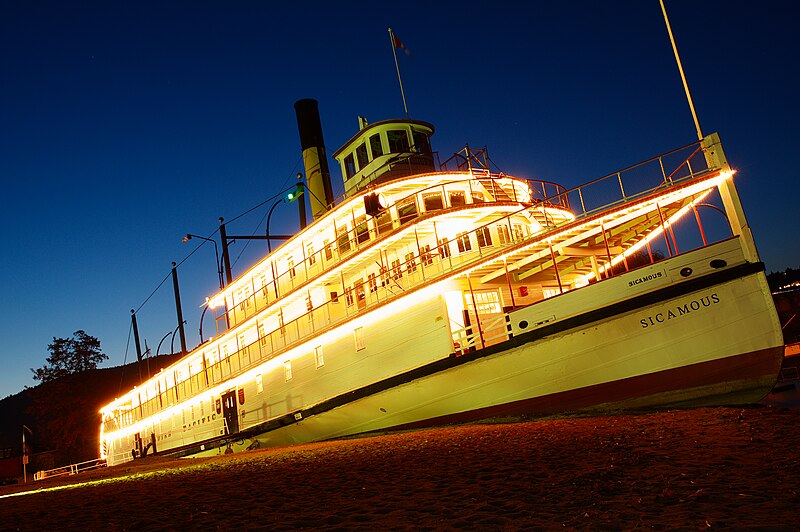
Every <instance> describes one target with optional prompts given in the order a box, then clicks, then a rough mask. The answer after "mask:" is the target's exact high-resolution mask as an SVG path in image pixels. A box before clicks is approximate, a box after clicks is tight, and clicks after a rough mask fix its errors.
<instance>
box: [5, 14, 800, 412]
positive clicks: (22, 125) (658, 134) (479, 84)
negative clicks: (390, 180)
mask: <svg viewBox="0 0 800 532" xmlns="http://www.w3.org/2000/svg"><path fill="white" fill-rule="evenodd" d="M290 4H291V5H290ZM667 7H668V9H669V10H670V17H671V22H672V27H673V31H674V32H675V36H676V39H677V41H678V47H679V50H680V52H681V54H682V58H683V62H684V67H685V69H686V72H687V76H688V78H689V83H690V87H691V89H692V91H693V95H694V98H695V104H696V106H697V109H698V113H699V117H700V122H701V125H702V127H703V130H704V132H705V133H710V132H712V131H718V132H719V133H720V135H721V136H722V140H723V145H724V146H725V148H726V152H727V155H728V158H729V160H730V162H731V165H732V166H733V167H734V168H735V169H737V171H738V173H737V176H736V183H737V186H738V187H739V192H740V194H741V196H742V199H743V202H744V206H745V209H746V213H747V215H748V217H749V221H750V224H751V226H752V228H753V232H754V234H755V237H756V241H757V245H758V247H759V251H760V253H761V255H762V258H763V260H764V261H765V262H766V265H767V270H768V271H776V270H783V269H784V268H787V267H798V266H800V247H798V243H797V236H796V228H797V227H798V225H799V224H800V209H798V208H797V207H796V204H795V203H796V198H797V197H798V191H799V189H800V184H799V183H798V177H800V175H799V174H800V172H798V170H797V166H796V162H795V161H794V156H795V154H796V152H797V148H796V140H797V137H798V135H797V134H796V125H797V123H798V118H800V116H798V114H799V113H798V106H797V84H798V61H797V58H798V52H800V46H798V34H797V31H796V28H795V27H794V25H795V22H796V18H795V17H794V16H793V13H792V11H793V10H792V9H791V8H792V7H793V3H792V2H789V1H785V2H779V1H775V2H760V3H753V2H744V1H722V0H718V1H704V2H690V1H685V0H671V1H668V2H667ZM389 26H391V27H392V28H393V29H394V30H395V32H396V34H397V36H398V37H399V38H400V39H401V40H402V41H403V42H404V43H405V44H406V45H407V46H408V48H409V49H410V50H411V52H412V53H413V56H412V57H411V58H409V57H406V56H405V55H403V54H400V55H399V57H398V59H399V61H400V67H401V70H402V73H403V81H404V84H405V89H406V95H407V98H408V105H409V111H410V115H411V117H412V118H417V119H420V120H425V121H429V122H432V123H433V124H435V126H436V127H437V131H436V134H435V135H434V137H433V139H432V140H433V144H434V149H435V150H438V151H439V152H440V154H441V155H442V159H445V158H447V155H448V154H450V153H452V152H455V151H457V150H459V149H460V148H462V147H463V146H464V145H465V144H469V145H471V146H476V147H482V146H484V145H486V146H488V149H489V153H490V154H491V157H492V159H493V160H494V161H495V162H496V163H497V165H498V166H499V167H500V168H501V169H502V170H503V171H505V172H507V173H511V174H516V175H519V176H521V177H531V178H539V179H547V180H551V181H556V182H559V183H562V184H564V185H566V186H574V185H577V184H579V183H581V182H583V181H588V180H590V179H592V178H595V177H599V176H601V175H605V174H607V173H609V172H611V171H614V170H616V169H618V168H622V167H624V166H628V165H630V164H633V163H636V162H638V161H640V160H643V159H646V158H649V157H651V156H654V155H657V154H659V153H662V152H665V151H667V150H669V149H672V148H675V147H678V146H682V145H684V144H687V143H690V142H692V141H694V140H696V134H695V130H694V125H693V123H692V119H691V115H690V113H689V110H688V106H687V104H686V100H685V97H684V93H683V88H682V86H681V83H680V78H679V75H678V71H677V67H676V66H675V62H674V58H673V56H672V50H671V47H670V44H669V40H668V36H667V32H666V29H665V26H664V22H663V19H662V15H661V9H660V6H659V3H658V1H657V0H647V1H608V2H594V1H580V0H579V1H573V2H568V3H561V2H509V1H500V2H493V3H491V2H490V3H487V2H469V1H467V2H459V3H450V2H413V1H412V2H403V3H389V2H386V3H375V2H369V3H367V2H363V3H362V2H324V3H323V2H306V3H304V4H301V3H290V2H282V3H273V2H256V1H249V2H237V1H232V2H203V1H199V2H197V1H192V2H189V1H186V2H174V1H166V2H85V1H81V2H40V1H36V0H32V1H10V0H3V1H2V2H0V64H1V65H2V68H1V69H0V76H2V78H0V172H2V183H3V193H2V207H3V211H2V212H3V214H4V218H5V224H4V228H5V230H4V232H3V233H4V237H5V238H4V245H3V249H4V251H3V260H2V261H0V264H1V266H0V268H1V270H0V271H2V276H3V279H5V280H6V286H7V290H6V298H5V300H6V305H5V313H4V318H3V319H2V320H0V332H1V333H2V338H3V347H2V348H0V362H1V363H2V365H3V368H4V370H3V372H2V375H0V397H5V396H6V395H8V394H11V393H15V392H17V391H19V390H20V389H22V387H23V386H25V385H28V386H30V385H33V384H35V383H34V381H32V379H31V372H30V370H29V368H36V367H40V366H41V365H43V364H44V360H45V357H46V356H47V350H46V347H47V344H48V343H49V342H50V341H52V338H53V336H59V337H65V336H70V335H71V334H72V333H73V332H74V331H76V330H77V329H84V330H86V331H87V332H88V333H89V334H92V335H94V336H97V337H98V338H100V340H101V342H102V345H103V348H104V351H105V352H106V353H107V354H108V355H109V356H110V360H109V361H108V362H107V363H106V365H118V364H121V363H122V362H123V360H125V359H126V358H127V361H131V360H133V359H135V357H136V355H135V351H134V349H133V346H132V344H130V346H129V347H126V346H128V345H129V344H128V335H129V329H130V309H132V308H139V307H140V306H141V305H142V304H143V303H144V302H145V300H146V299H147V298H148V296H150V294H151V293H152V292H153V290H154V289H155V288H156V287H157V286H158V284H159V283H160V282H161V281H162V280H163V279H164V278H165V277H166V276H168V275H169V272H170V263H171V262H172V261H176V262H181V261H183V260H184V259H185V258H186V257H187V255H189V253H190V252H191V251H192V250H193V249H195V246H196V244H195V242H196V241H191V242H189V243H187V244H184V243H182V242H181V237H182V236H183V235H184V234H186V233H187V232H191V233H196V234H199V235H211V234H212V233H213V232H214V231H215V230H216V229H217V218H218V217H220V216H224V217H225V218H226V219H229V220H230V219H233V218H235V217H236V216H237V215H239V214H240V213H243V212H244V211H247V210H248V209H250V208H251V207H253V206H255V205H257V204H259V203H261V202H263V201H265V200H267V199H268V198H270V197H271V196H273V195H274V194H276V193H278V192H280V191H281V190H282V189H283V188H285V187H286V186H287V185H288V184H289V183H291V182H292V181H293V179H294V175H295V174H296V173H297V172H298V171H300V170H302V164H301V156H300V143H299V138H298V134H297V126H296V120H295V115H294V109H293V103H294V102H295V101H296V100H298V99H300V98H308V97H311V98H316V99H318V100H319V105H320V112H321V115H322V122H323V128H324V132H325V141H326V145H327V148H328V153H333V152H334V151H335V150H336V149H337V148H338V147H339V146H341V144H343V143H344V142H345V141H346V140H347V139H349V138H350V136H352V135H353V134H354V133H355V132H356V131H357V127H358V126H357V121H356V117H357V116H358V115H361V116H365V117H367V118H368V119H369V120H370V121H378V120H382V119H386V118H392V117H399V116H402V114H403V107H402V101H401V99H400V91H399V89H398V84H397V77H396V73H395V67H394V60H393V59H392V52H391V47H390V43H389V37H388V33H387V28H388V27H389ZM331 163H332V166H331V168H332V174H333V178H334V189H335V191H336V192H337V193H341V191H342V186H341V177H340V176H339V171H338V166H337V165H336V164H335V162H333V161H332V162H331ZM265 211H266V207H263V208H261V209H256V210H254V211H253V212H252V213H251V214H249V215H247V216H244V217H242V218H240V219H239V220H237V221H236V222H234V223H232V224H231V226H230V227H229V231H230V232H233V233H236V234H252V233H261V232H263V230H264V229H263V227H264V226H263V218H264V216H265V214H266V213H265ZM271 229H272V231H273V232H293V231H295V230H296V229H297V213H296V211H295V210H294V207H291V208H290V207H289V206H287V207H282V206H281V207H279V208H278V209H276V211H275V214H274V215H273V219H272V224H271ZM243 244H244V243H243V242H241V243H237V244H235V245H234V247H233V249H232V257H233V259H234V260H236V259H237V257H238V261H237V262H236V263H235V265H234V267H233V269H234V274H240V273H242V271H243V270H244V269H245V268H246V267H248V266H249V265H250V264H252V263H253V262H254V261H255V260H256V258H257V257H259V256H260V255H261V254H263V253H264V251H265V245H264V244H263V243H251V244H250V245H249V246H244V245H243ZM178 271H179V275H180V283H181V293H182V298H183V306H184V316H185V318H186V319H187V321H188V327H187V337H188V343H189V345H190V347H191V346H194V345H196V343H197V342H198V340H199V337H198V331H197V329H198V322H199V318H200V312H201V310H202V309H201V308H200V306H201V304H202V303H203V301H204V300H205V297H206V296H209V295H211V294H212V293H213V291H214V288H215V287H216V286H217V278H216V272H215V267H214V256H213V248H212V247H210V246H205V247H203V248H201V249H199V250H197V252H196V253H194V254H193V255H192V256H191V257H190V258H189V259H188V260H186V261H185V262H183V263H182V264H181V266H180V268H179V270H178ZM138 316H139V324H140V329H141V336H142V338H143V341H144V339H146V340H147V343H148V345H149V346H150V347H151V349H152V351H153V352H155V350H156V344H157V343H158V342H159V340H160V339H161V338H162V337H163V336H164V335H165V334H166V333H168V332H170V331H172V330H173V329H174V327H175V325H176V318H175V309H174V302H173V299H172V287H171V283H170V282H169V281H168V282H167V283H165V284H164V285H163V286H162V287H161V288H160V289H159V290H157V291H156V292H155V293H154V294H153V295H152V297H151V298H150V299H149V300H147V304H145V305H144V306H143V307H141V310H140V311H139V314H138ZM206 326H207V329H206V330H207V332H206V336H208V335H209V334H212V333H213V330H212V329H211V326H210V320H208V318H207V319H206ZM177 345H178V344H177V340H176V348H177ZM126 349H127V355H126ZM165 351H169V347H168V346H167V347H166V348H165V347H163V346H162V349H161V352H162V353H163V352H165Z"/></svg>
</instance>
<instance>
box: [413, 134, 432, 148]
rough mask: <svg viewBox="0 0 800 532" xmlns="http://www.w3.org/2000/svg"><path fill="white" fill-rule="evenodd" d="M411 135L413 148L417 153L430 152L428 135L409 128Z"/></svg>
mask: <svg viewBox="0 0 800 532" xmlns="http://www.w3.org/2000/svg"><path fill="white" fill-rule="evenodd" d="M411 135H412V136H413V137H414V148H415V150H414V151H416V152H417V153H430V152H431V142H430V139H428V135H426V134H425V133H423V132H422V131H416V130H413V129H412V130H411Z"/></svg>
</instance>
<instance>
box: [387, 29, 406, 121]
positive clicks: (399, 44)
mask: <svg viewBox="0 0 800 532" xmlns="http://www.w3.org/2000/svg"><path fill="white" fill-rule="evenodd" d="M389 40H390V41H391V43H392V55H393V56H394V67H395V69H397V81H398V82H399V83H400V96H402V97H403V109H404V110H405V112H406V118H408V105H406V93H405V91H404V90H403V78H402V77H400V64H399V63H398V62H397V49H398V48H400V49H401V50H403V51H404V52H405V53H406V55H407V56H408V57H411V52H410V51H409V49H408V48H407V47H406V45H405V44H403V41H401V40H400V39H398V38H397V35H395V34H394V32H393V31H392V28H389Z"/></svg>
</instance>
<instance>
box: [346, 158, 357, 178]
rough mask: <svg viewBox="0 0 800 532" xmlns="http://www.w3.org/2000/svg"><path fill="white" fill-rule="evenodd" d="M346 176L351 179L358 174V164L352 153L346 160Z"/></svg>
mask: <svg viewBox="0 0 800 532" xmlns="http://www.w3.org/2000/svg"><path fill="white" fill-rule="evenodd" d="M344 174H345V175H346V176H347V179H350V178H351V177H353V176H354V175H355V174H356V163H355V161H354V160H353V154H352V153H351V154H350V155H348V156H347V157H345V158H344Z"/></svg>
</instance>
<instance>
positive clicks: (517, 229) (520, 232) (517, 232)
mask: <svg viewBox="0 0 800 532" xmlns="http://www.w3.org/2000/svg"><path fill="white" fill-rule="evenodd" d="M527 229H528V228H527V227H526V226H524V225H522V224H514V239H515V240H522V239H523V238H525V237H526V236H527V233H528V231H527Z"/></svg>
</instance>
